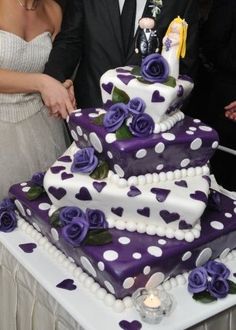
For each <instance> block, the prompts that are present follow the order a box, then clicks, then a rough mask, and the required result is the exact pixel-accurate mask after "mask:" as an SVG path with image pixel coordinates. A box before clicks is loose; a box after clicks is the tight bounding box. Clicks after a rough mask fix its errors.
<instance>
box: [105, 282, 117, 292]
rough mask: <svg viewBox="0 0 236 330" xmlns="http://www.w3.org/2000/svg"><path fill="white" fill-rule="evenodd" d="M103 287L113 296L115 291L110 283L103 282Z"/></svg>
mask: <svg viewBox="0 0 236 330" xmlns="http://www.w3.org/2000/svg"><path fill="white" fill-rule="evenodd" d="M104 285H105V286H106V287H107V289H108V291H110V292H111V293H112V294H115V290H114V288H113V286H112V285H111V283H110V282H108V281H104Z"/></svg>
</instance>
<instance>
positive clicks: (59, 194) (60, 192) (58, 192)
mask: <svg viewBox="0 0 236 330" xmlns="http://www.w3.org/2000/svg"><path fill="white" fill-rule="evenodd" d="M48 191H49V193H50V194H52V195H53V197H55V198H56V199H58V200H60V199H62V198H63V197H64V196H65V195H66V190H65V189H64V188H55V187H49V189H48Z"/></svg>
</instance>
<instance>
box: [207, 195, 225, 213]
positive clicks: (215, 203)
mask: <svg viewBox="0 0 236 330" xmlns="http://www.w3.org/2000/svg"><path fill="white" fill-rule="evenodd" d="M207 207H209V208H211V209H212V210H215V211H218V212H220V211H221V210H222V205H221V195H220V193H219V192H218V191H216V190H212V189H210V194H209V197H208V203H207Z"/></svg>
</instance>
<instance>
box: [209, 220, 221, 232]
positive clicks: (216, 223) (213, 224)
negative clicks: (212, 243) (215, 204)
mask: <svg viewBox="0 0 236 330" xmlns="http://www.w3.org/2000/svg"><path fill="white" fill-rule="evenodd" d="M210 225H211V227H212V228H214V229H216V230H222V229H224V225H223V223H222V222H219V221H211V223H210Z"/></svg>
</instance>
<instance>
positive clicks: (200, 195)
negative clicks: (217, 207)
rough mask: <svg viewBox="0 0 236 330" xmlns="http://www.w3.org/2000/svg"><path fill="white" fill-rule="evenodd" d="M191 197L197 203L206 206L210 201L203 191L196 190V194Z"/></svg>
mask: <svg viewBox="0 0 236 330" xmlns="http://www.w3.org/2000/svg"><path fill="white" fill-rule="evenodd" d="M190 197H191V198H192V199H195V200H197V201H200V202H203V203H205V204H207V201H208V197H207V195H206V194H205V193H204V192H203V191H200V190H196V191H195V192H194V194H190Z"/></svg>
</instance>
